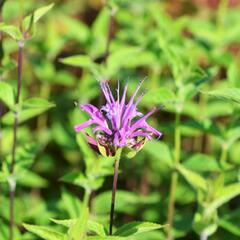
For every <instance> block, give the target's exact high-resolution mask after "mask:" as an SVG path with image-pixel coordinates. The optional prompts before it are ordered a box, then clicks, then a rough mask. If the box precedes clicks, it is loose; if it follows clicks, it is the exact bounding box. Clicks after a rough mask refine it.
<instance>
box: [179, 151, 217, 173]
mask: <svg viewBox="0 0 240 240" xmlns="http://www.w3.org/2000/svg"><path fill="white" fill-rule="evenodd" d="M183 165H184V166H185V167H186V168H188V169H190V170H193V171H196V172H208V171H210V172H212V171H215V172H216V171H217V172H218V171H220V170H221V168H220V166H219V164H218V162H217V161H216V159H215V158H214V157H212V156H209V155H206V154H201V153H199V154H195V155H193V156H191V157H190V158H189V159H187V160H186V161H184V163H183Z"/></svg>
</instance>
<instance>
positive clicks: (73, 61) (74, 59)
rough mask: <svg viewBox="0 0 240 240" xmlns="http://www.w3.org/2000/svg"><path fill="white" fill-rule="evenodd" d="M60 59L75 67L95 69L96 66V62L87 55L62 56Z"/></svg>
mask: <svg viewBox="0 0 240 240" xmlns="http://www.w3.org/2000/svg"><path fill="white" fill-rule="evenodd" d="M59 61H60V62H61V63H64V64H67V65H71V66H74V67H81V68H87V69H93V68H95V67H96V64H95V63H94V62H93V61H92V59H91V58H90V57H89V56H87V55H75V56H71V57H66V58H61V59H60V60H59Z"/></svg>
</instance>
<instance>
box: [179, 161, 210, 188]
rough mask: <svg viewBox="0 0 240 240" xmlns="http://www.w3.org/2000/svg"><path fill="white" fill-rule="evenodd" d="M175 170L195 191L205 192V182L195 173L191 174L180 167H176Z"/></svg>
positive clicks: (191, 172)
mask: <svg viewBox="0 0 240 240" xmlns="http://www.w3.org/2000/svg"><path fill="white" fill-rule="evenodd" d="M177 170H178V171H179V172H180V173H181V174H182V175H183V177H184V178H185V179H186V180H187V181H188V182H189V184H190V185H191V186H192V187H193V188H195V189H196V190H198V189H201V190H204V191H206V190H207V182H206V180H205V179H204V178H203V177H202V176H201V175H199V174H197V173H196V172H193V171H191V170H189V169H187V168H185V167H184V166H182V165H180V164H179V165H178V166H177Z"/></svg>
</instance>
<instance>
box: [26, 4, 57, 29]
mask: <svg viewBox="0 0 240 240" xmlns="http://www.w3.org/2000/svg"><path fill="white" fill-rule="evenodd" d="M53 6H54V3H52V4H49V5H47V6H44V7H41V8H39V9H37V10H36V11H34V12H33V13H32V14H31V15H29V16H27V17H25V18H24V20H23V27H24V28H25V29H28V28H29V27H30V24H31V21H32V20H31V19H32V16H33V23H34V24H36V23H37V22H38V21H39V20H40V19H41V18H42V17H43V16H44V15H45V14H46V13H47V12H48V11H50V10H51V9H52V8H53Z"/></svg>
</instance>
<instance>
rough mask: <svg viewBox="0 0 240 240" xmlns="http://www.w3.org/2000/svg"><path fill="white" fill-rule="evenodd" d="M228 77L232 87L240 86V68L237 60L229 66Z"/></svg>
mask: <svg viewBox="0 0 240 240" xmlns="http://www.w3.org/2000/svg"><path fill="white" fill-rule="evenodd" d="M227 77H228V81H229V82H230V84H231V86H232V87H240V83H239V79H240V70H239V65H238V64H237V63H236V62H232V63H231V64H230V66H229V67H228V71H227Z"/></svg>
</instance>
